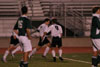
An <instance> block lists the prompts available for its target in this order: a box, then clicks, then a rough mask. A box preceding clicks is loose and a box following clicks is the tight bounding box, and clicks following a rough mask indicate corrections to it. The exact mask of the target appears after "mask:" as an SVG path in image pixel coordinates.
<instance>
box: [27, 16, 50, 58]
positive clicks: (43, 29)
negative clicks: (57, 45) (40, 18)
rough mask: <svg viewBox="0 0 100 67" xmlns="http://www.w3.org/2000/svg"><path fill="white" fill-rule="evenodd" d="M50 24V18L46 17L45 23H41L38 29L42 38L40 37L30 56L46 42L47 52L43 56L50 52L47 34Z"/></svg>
mask: <svg viewBox="0 0 100 67" xmlns="http://www.w3.org/2000/svg"><path fill="white" fill-rule="evenodd" d="M49 24H50V19H48V18H46V19H45V20H44V23H43V24H41V25H40V26H39V27H38V31H39V33H40V39H39V42H38V45H37V46H36V47H35V48H34V49H33V50H32V52H31V53H30V54H29V58H30V57H31V56H32V55H33V54H35V53H36V51H38V50H39V49H40V48H41V47H42V46H44V45H45V44H46V49H45V52H44V54H43V56H42V57H45V56H46V54H47V53H48V51H49V49H50V42H49V40H48V39H47V35H46V32H47V30H48V25H49Z"/></svg>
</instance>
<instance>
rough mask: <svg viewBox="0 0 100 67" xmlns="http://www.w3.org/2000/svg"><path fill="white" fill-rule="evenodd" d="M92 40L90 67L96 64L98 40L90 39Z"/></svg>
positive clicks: (95, 66) (94, 66)
mask: <svg viewBox="0 0 100 67" xmlns="http://www.w3.org/2000/svg"><path fill="white" fill-rule="evenodd" d="M92 42H93V56H92V67H97V66H98V59H97V56H98V45H99V42H98V40H95V39H92Z"/></svg>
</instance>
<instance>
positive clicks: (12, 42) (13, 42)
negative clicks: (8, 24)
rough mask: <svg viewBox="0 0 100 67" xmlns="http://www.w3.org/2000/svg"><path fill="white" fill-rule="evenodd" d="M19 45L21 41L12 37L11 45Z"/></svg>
mask: <svg viewBox="0 0 100 67" xmlns="http://www.w3.org/2000/svg"><path fill="white" fill-rule="evenodd" d="M18 43H19V40H18V39H17V38H16V39H14V37H13V36H11V37H10V44H11V45H14V46H16V45H17V44H18Z"/></svg>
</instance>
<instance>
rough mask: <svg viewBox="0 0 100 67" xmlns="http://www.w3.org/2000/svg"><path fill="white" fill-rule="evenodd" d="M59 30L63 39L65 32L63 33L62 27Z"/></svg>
mask: <svg viewBox="0 0 100 67" xmlns="http://www.w3.org/2000/svg"><path fill="white" fill-rule="evenodd" d="M59 30H60V35H61V37H62V35H63V31H62V27H61V26H60V27H59Z"/></svg>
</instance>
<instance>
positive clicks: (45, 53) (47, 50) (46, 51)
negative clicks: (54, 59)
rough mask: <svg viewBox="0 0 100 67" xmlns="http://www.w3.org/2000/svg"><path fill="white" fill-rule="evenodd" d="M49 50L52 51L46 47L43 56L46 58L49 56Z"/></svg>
mask: <svg viewBox="0 0 100 67" xmlns="http://www.w3.org/2000/svg"><path fill="white" fill-rule="evenodd" d="M49 49H50V48H49V47H46V49H45V51H44V54H43V56H46V55H47V53H48V52H49Z"/></svg>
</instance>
